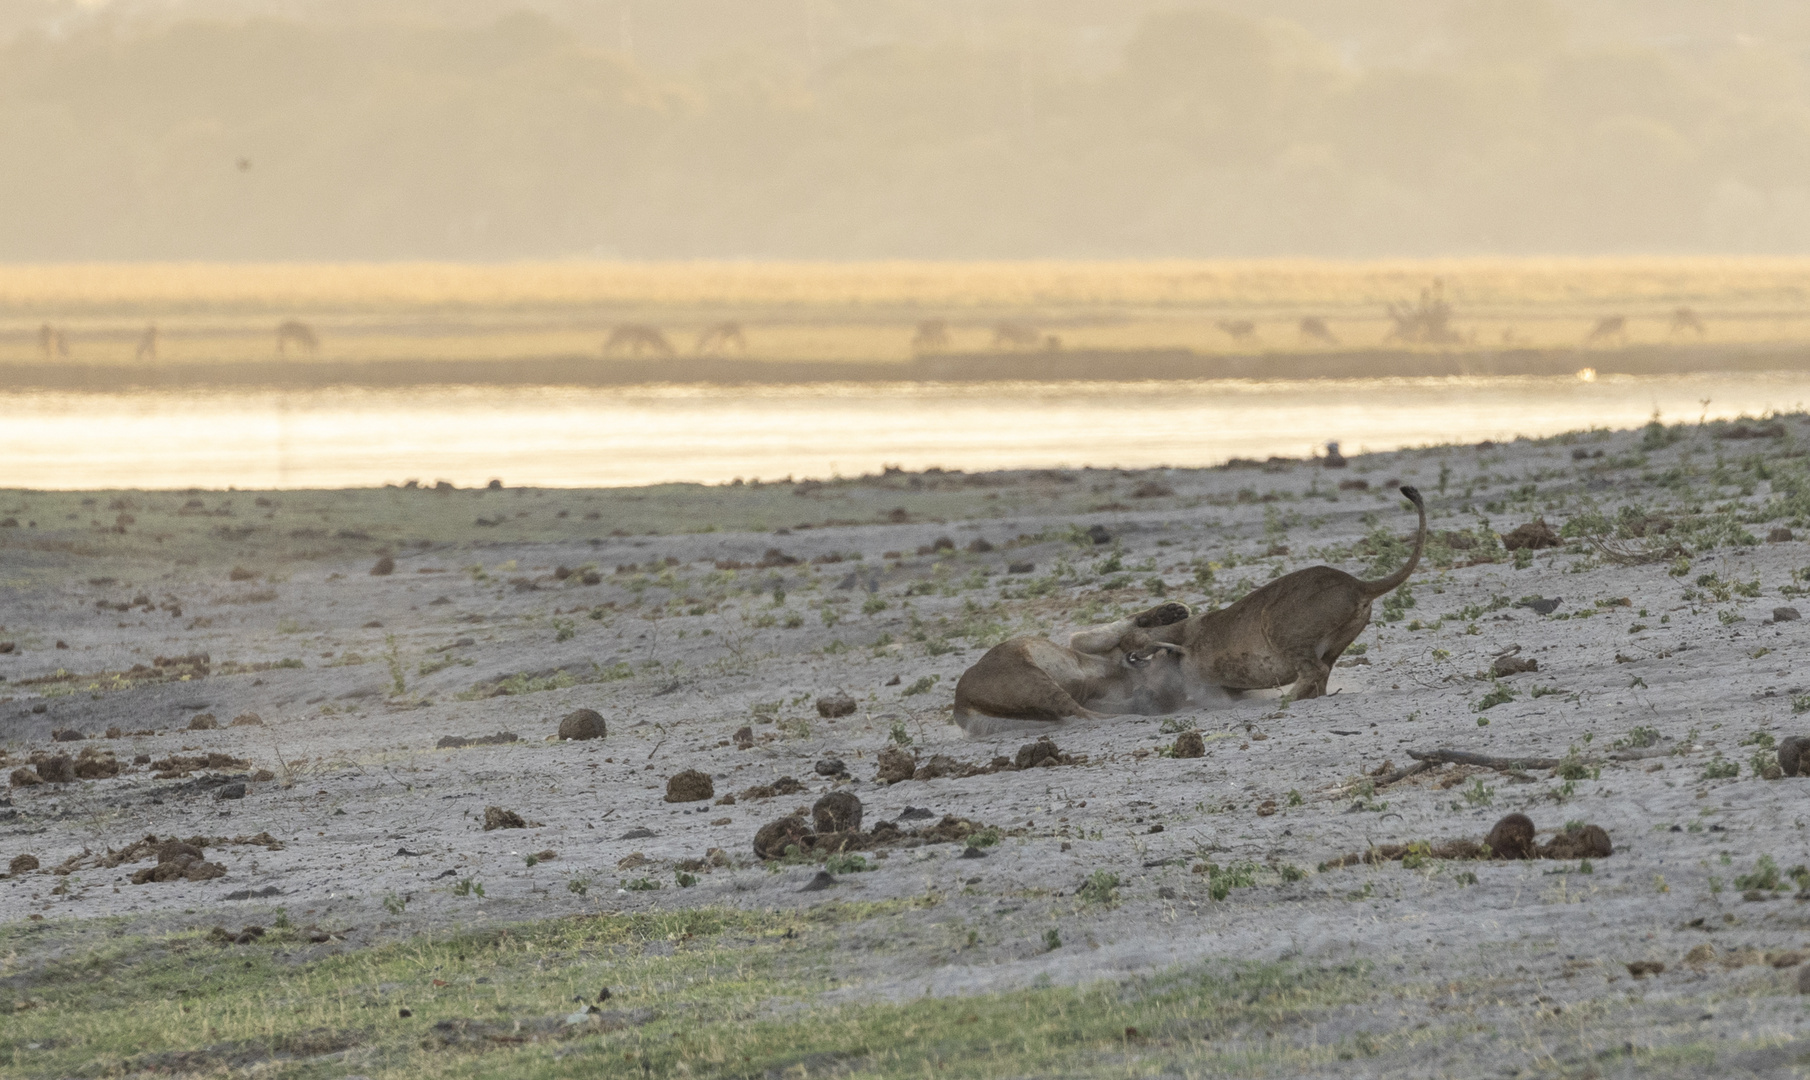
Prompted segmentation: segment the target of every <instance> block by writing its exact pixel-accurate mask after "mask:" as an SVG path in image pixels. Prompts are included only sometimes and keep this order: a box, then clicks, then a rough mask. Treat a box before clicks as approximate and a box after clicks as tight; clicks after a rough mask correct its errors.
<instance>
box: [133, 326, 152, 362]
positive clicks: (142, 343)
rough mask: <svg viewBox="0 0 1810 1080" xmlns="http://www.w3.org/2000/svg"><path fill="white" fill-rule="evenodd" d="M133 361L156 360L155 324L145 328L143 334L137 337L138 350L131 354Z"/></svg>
mask: <svg viewBox="0 0 1810 1080" xmlns="http://www.w3.org/2000/svg"><path fill="white" fill-rule="evenodd" d="M132 358H133V359H134V360H155V359H157V324H156V323H152V324H151V325H149V326H147V327H145V332H144V333H142V334H140V335H139V336H138V348H137V349H136V350H135V351H134V352H133V353H132Z"/></svg>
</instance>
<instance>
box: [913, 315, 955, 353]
mask: <svg viewBox="0 0 1810 1080" xmlns="http://www.w3.org/2000/svg"><path fill="white" fill-rule="evenodd" d="M911 347H912V348H913V349H914V350H916V351H917V352H936V351H938V350H941V349H947V348H948V347H949V324H948V323H946V322H944V321H943V320H941V319H926V320H924V321H923V322H921V323H919V324H918V332H917V333H915V334H913V335H912V337H911Z"/></svg>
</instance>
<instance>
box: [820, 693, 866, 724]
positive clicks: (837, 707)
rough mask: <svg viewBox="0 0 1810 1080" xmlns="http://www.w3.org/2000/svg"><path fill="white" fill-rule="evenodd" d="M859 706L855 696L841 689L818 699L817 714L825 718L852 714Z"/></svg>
mask: <svg viewBox="0 0 1810 1080" xmlns="http://www.w3.org/2000/svg"><path fill="white" fill-rule="evenodd" d="M857 707H858V705H857V703H856V701H855V699H854V698H852V697H849V696H848V695H847V694H845V693H842V692H840V691H838V692H837V693H834V694H825V695H824V696H822V697H820V698H818V699H817V715H818V716H821V717H825V718H832V717H837V716H852V715H853V714H854V712H855V709H856V708H857Z"/></svg>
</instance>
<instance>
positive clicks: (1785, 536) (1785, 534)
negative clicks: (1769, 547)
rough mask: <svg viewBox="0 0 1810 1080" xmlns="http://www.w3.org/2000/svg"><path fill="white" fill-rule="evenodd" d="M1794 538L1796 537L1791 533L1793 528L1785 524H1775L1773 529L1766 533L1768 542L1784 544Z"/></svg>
mask: <svg viewBox="0 0 1810 1080" xmlns="http://www.w3.org/2000/svg"><path fill="white" fill-rule="evenodd" d="M1792 539H1795V537H1793V536H1792V535H1791V530H1790V529H1787V528H1786V527H1785V526H1783V525H1774V526H1773V527H1772V531H1771V532H1768V533H1767V534H1766V542H1767V543H1768V544H1783V543H1785V542H1786V541H1788V540H1792Z"/></svg>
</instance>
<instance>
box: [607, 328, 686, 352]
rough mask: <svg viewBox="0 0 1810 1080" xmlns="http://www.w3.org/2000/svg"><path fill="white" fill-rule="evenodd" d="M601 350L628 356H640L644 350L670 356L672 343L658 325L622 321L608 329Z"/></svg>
mask: <svg viewBox="0 0 1810 1080" xmlns="http://www.w3.org/2000/svg"><path fill="white" fill-rule="evenodd" d="M603 351H604V353H605V354H606V355H607V354H609V353H614V352H626V353H628V354H629V355H630V356H640V355H641V353H642V352H643V351H646V352H651V353H655V354H657V355H659V356H671V355H672V345H671V344H669V343H668V342H667V340H666V335H665V334H662V333H661V332H660V330H659V328H658V327H654V326H648V325H647V324H645V323H623V324H622V325H621V326H618V327H617V328H616V329H614V330H612V331H610V339H609V340H608V341H606V342H604V343H603Z"/></svg>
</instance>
